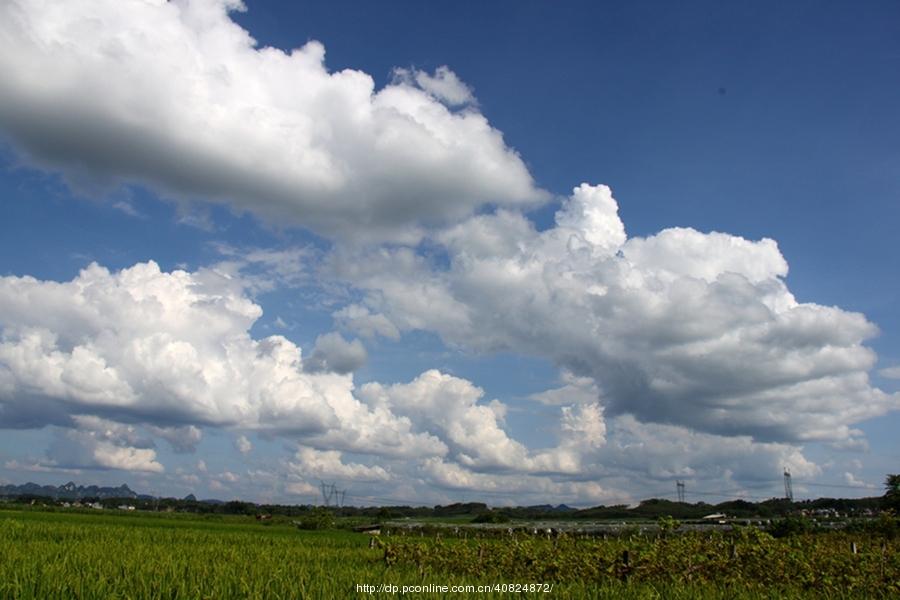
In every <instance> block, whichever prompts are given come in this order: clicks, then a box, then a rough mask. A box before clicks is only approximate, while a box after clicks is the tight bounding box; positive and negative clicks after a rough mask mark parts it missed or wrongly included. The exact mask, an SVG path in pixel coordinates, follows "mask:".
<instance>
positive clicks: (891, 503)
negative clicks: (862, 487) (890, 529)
mask: <svg viewBox="0 0 900 600" xmlns="http://www.w3.org/2000/svg"><path fill="white" fill-rule="evenodd" d="M884 487H885V492H884V506H885V508H887V509H890V510H893V511H894V512H895V513H896V514H900V475H888V476H887V477H886V478H885V480H884Z"/></svg>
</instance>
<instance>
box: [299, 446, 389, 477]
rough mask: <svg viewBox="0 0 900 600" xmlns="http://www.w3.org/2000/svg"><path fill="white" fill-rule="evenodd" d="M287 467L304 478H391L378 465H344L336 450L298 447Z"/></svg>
mask: <svg viewBox="0 0 900 600" xmlns="http://www.w3.org/2000/svg"><path fill="white" fill-rule="evenodd" d="M288 465H289V467H290V470H291V471H292V472H293V473H295V474H297V475H299V476H301V477H304V478H307V477H312V478H317V479H349V480H354V481H386V480H388V479H390V478H391V476H390V474H389V473H388V472H387V471H386V470H385V469H384V468H383V467H381V466H378V465H373V466H367V465H363V464H359V463H344V462H343V461H342V460H341V453H340V452H338V451H336V450H316V449H314V448H308V447H300V448H299V449H298V450H297V453H296V454H295V455H294V461H292V462H289V463H288Z"/></svg>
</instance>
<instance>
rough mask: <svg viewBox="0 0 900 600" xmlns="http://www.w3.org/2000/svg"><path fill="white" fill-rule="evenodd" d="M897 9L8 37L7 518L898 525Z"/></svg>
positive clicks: (0, 407)
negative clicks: (225, 516)
mask: <svg viewBox="0 0 900 600" xmlns="http://www.w3.org/2000/svg"><path fill="white" fill-rule="evenodd" d="M898 73H900V7H898V5H897V4H896V3H894V2H877V1H876V2H869V3H866V4H865V5H864V6H863V5H859V4H852V3H841V2H828V3H822V2H802V1H797V2H790V3H784V2H755V3H751V4H746V3H743V4H741V3H721V2H689V3H668V2H633V3H609V2H565V3H561V2H537V1H516V2H513V1H496V2H480V3H475V2H472V3H466V2H462V3H443V4H442V3H428V2H413V1H392V2H348V1H339V2H334V1H332V2H279V1H275V0H246V1H245V2H244V3H241V2H239V1H238V0H176V1H172V2H165V1H163V0H91V1H87V0H72V1H70V2H65V3H58V2H52V1H49V0H9V1H7V2H4V3H3V4H2V5H0V481H2V482H10V483H24V482H25V481H35V482H39V483H47V484H61V483H64V482H66V481H69V480H74V481H76V482H79V483H84V484H91V483H93V484H101V485H104V484H105V485H119V484H121V483H127V484H128V485H130V486H131V487H132V488H133V489H135V490H137V491H138V492H141V493H152V494H156V495H166V496H176V497H182V496H186V495H188V494H194V495H195V496H197V497H199V498H219V499H226V500H227V499H233V498H239V499H244V500H252V501H259V502H282V503H292V504H293V503H295V504H306V503H320V502H321V501H322V499H321V495H320V489H321V484H322V483H323V482H324V483H326V484H332V483H333V484H334V485H335V486H336V487H337V488H338V489H343V490H346V502H347V503H348V504H356V505H371V504H415V505H432V504H447V503H451V502H459V501H480V502H487V503H488V504H491V505H497V506H500V505H511V504H516V505H529V504H544V503H552V504H559V503H565V504H569V505H573V506H594V505H598V504H619V503H633V502H636V501H639V500H640V499H642V498H648V497H668V498H672V499H674V498H675V496H676V493H675V490H676V482H677V481H683V482H684V483H685V490H686V498H687V500H688V501H694V502H696V501H704V502H710V503H713V502H719V501H723V500H727V499H732V498H738V497H740V498H746V499H750V500H760V499H766V498H770V497H774V496H781V495H783V493H784V488H783V478H782V474H783V472H784V470H785V469H787V470H789V471H790V473H791V476H792V480H793V490H794V495H795V497H798V498H809V497H820V496H831V497H859V496H871V495H880V494H881V493H882V490H883V488H882V483H883V480H884V477H885V475H886V474H887V473H896V472H897V470H898V467H900V447H898V444H897V442H896V433H895V432H896V431H898V429H900V412H898V409H900V310H898V308H897V307H898V306H900V277H898V275H900V272H898V266H897V265H898V261H897V255H898V253H897V250H896V230H897V228H898V225H900V116H898V111H897V108H896V107H897V106H900V78H898V75H897V74H898Z"/></svg>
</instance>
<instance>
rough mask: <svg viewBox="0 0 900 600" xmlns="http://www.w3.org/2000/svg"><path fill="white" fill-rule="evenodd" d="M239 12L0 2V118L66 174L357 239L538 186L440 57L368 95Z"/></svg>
mask: <svg viewBox="0 0 900 600" xmlns="http://www.w3.org/2000/svg"><path fill="white" fill-rule="evenodd" d="M243 9H244V6H243V4H242V3H241V2H239V1H235V0H179V1H175V2H148V1H146V0H103V1H100V2H97V1H94V0H91V1H88V0H72V1H69V2H52V1H49V0H40V1H28V2H25V1H23V0H12V1H10V2H4V3H3V4H2V6H0V127H2V128H3V129H4V130H5V131H6V132H7V133H8V134H9V135H10V136H11V137H12V139H13V140H14V141H15V142H16V144H17V145H18V146H19V147H20V148H22V149H23V150H24V151H25V152H26V153H27V154H28V155H29V156H30V158H31V159H32V161H34V162H35V163H36V164H39V165H43V166H45V167H48V168H51V169H55V170H59V171H61V172H63V173H64V174H65V175H66V176H67V177H68V179H69V180H70V181H71V182H74V183H76V184H77V185H82V186H83V185H91V186H94V187H96V186H97V185H102V184H106V185H109V184H116V183H119V182H123V181H134V182H141V183H145V184H148V185H152V186H155V187H158V188H162V189H163V190H165V191H167V192H168V193H169V194H170V195H171V196H174V197H177V198H188V199H207V200H217V201H221V202H227V203H229V204H230V205H231V206H233V207H234V208H235V209H237V210H252V211H253V212H255V213H257V214H260V215H263V216H265V217H268V218H270V219H277V220H278V222H279V223H282V222H293V223H295V224H299V225H303V226H308V227H312V228H314V229H316V230H317V231H319V232H324V233H326V234H330V235H343V236H347V237H353V238H354V239H359V238H360V237H361V236H367V237H369V238H375V239H377V238H381V239H385V238H388V239H405V240H413V239H415V238H416V237H417V236H418V235H419V234H420V231H419V229H418V228H419V226H421V225H429V224H434V223H443V222H448V221H451V220H456V219H458V218H460V217H463V216H465V215H467V214H470V213H472V212H473V211H474V210H475V209H476V208H478V207H479V206H481V205H483V204H485V203H491V204H501V205H519V204H522V203H530V202H534V201H536V200H539V199H541V198H543V197H545V193H544V192H542V191H540V190H538V189H537V188H536V187H535V186H534V184H533V182H532V178H531V176H530V174H529V173H528V170H527V169H526V167H525V165H524V163H523V162H522V160H521V159H520V158H519V156H518V154H517V153H516V152H514V151H513V150H511V149H510V148H508V147H507V146H506V145H505V144H504V142H503V138H502V135H501V134H500V132H498V131H497V130H495V129H493V128H492V127H491V126H490V124H489V123H488V121H487V119H485V117H484V116H483V115H481V114H480V113H479V112H478V111H477V110H475V109H474V108H472V106H473V104H472V102H473V99H472V96H471V92H470V90H469V89H468V88H467V86H465V84H463V83H462V82H461V81H460V80H459V78H458V77H457V76H456V75H455V74H454V73H453V72H452V71H450V70H449V69H448V68H446V67H441V68H439V69H438V70H437V71H436V72H435V73H434V74H428V73H423V72H420V71H406V72H405V73H406V75H402V74H401V76H398V77H396V78H395V80H394V81H393V82H392V83H390V84H389V85H387V86H385V87H383V88H381V89H376V85H375V82H374V81H373V80H372V78H371V77H370V76H369V75H368V74H366V73H363V72H361V71H355V70H351V69H346V70H343V71H339V72H329V71H328V69H327V68H326V67H325V62H324V58H325V48H324V47H323V46H322V44H320V43H319V42H316V41H310V42H307V43H306V44H305V45H304V46H302V47H301V48H297V49H294V50H292V51H290V52H287V53H286V52H283V51H281V50H278V49H275V48H271V47H259V46H258V45H257V44H256V42H255V41H254V40H253V39H252V38H251V37H250V35H249V34H248V32H247V31H245V30H243V29H242V28H241V27H240V26H238V25H237V24H236V23H235V22H234V21H232V20H231V19H230V17H229V14H228V13H229V12H230V11H234V10H243ZM462 104H465V105H466V106H467V108H466V109H465V110H462V111H455V110H453V109H452V107H454V106H457V105H462Z"/></svg>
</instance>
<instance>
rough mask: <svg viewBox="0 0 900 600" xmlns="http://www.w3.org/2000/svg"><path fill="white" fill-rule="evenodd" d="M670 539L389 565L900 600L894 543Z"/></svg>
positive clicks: (529, 540)
mask: <svg viewBox="0 0 900 600" xmlns="http://www.w3.org/2000/svg"><path fill="white" fill-rule="evenodd" d="M673 525H675V523H673V522H671V521H670V522H667V523H666V531H660V532H658V533H657V534H656V535H652V536H631V535H629V536H618V537H610V538H608V539H602V540H598V539H588V538H583V537H581V538H580V537H578V536H572V535H565V534H563V535H559V536H557V537H555V538H553V539H549V540H548V539H545V538H543V537H540V536H521V535H512V536H509V537H507V538H506V539H487V538H485V539H478V540H456V539H450V540H446V539H435V540H433V541H432V540H429V541H425V542H423V541H421V539H417V538H406V539H402V540H394V541H392V542H390V543H388V544H386V546H385V561H386V562H390V563H391V564H400V565H414V566H415V567H416V568H417V569H418V570H419V571H420V572H421V573H432V572H451V573H459V574H463V575H466V576H470V577H478V578H479V579H488V580H491V579H499V578H506V579H511V580H514V581H520V580H521V581H542V582H558V583H563V584H564V583H576V582H598V583H601V582H603V583H605V584H606V585H609V584H610V582H613V581H615V582H619V583H621V584H622V585H623V586H629V585H640V584H646V585H652V586H660V585H661V586H668V588H669V589H678V588H682V589H684V588H689V587H691V586H700V587H701V588H702V589H706V590H707V591H708V590H717V591H726V590H727V591H729V593H730V594H731V595H732V596H733V597H746V596H748V595H749V596H751V597H752V596H753V595H755V594H765V595H769V594H771V595H772V597H810V598H819V597H838V596H839V597H860V598H896V597H898V595H900V556H898V555H897V554H896V551H897V549H898V548H897V547H896V545H895V544H894V542H892V541H891V540H890V539H888V538H885V537H880V536H876V537H873V536H869V535H852V534H848V533H846V532H828V533H819V534H810V533H808V532H802V531H799V530H795V529H794V528H793V527H791V528H790V531H791V533H790V534H787V535H784V536H783V537H782V538H776V537H773V536H772V535H770V534H768V533H766V532H764V531H761V530H759V529H756V528H752V527H745V528H739V529H737V530H735V531H733V532H723V531H715V532H711V533H710V532H704V533H700V532H686V533H681V534H678V535H671V532H672V531H673V527H672V526H673Z"/></svg>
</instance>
